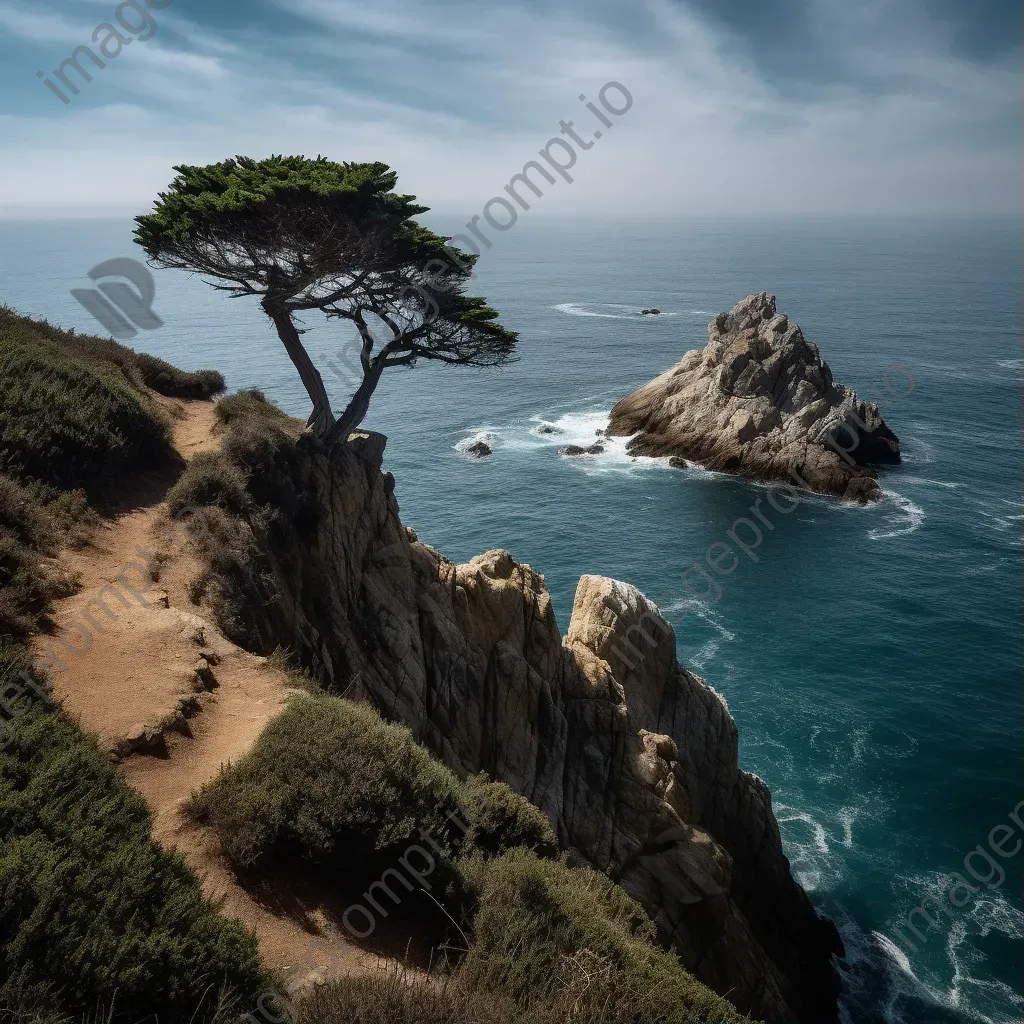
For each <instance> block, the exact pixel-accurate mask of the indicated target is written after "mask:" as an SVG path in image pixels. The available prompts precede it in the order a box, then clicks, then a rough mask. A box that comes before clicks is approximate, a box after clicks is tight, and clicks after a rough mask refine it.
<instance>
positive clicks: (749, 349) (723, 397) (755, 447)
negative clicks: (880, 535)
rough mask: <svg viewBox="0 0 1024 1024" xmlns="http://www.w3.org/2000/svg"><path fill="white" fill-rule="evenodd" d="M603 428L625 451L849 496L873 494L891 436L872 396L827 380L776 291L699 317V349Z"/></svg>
mask: <svg viewBox="0 0 1024 1024" xmlns="http://www.w3.org/2000/svg"><path fill="white" fill-rule="evenodd" d="M608 433H609V435H610V436H615V435H619V436H628V435H635V436H634V437H632V438H631V440H630V442H629V445H628V448H629V451H630V452H631V453H633V454H634V455H649V456H676V457H677V458H684V459H688V460H690V461H692V462H696V463H699V464H701V465H703V466H705V467H707V468H708V469H715V470H720V471H723V472H730V473H737V474H739V475H740V476H745V477H748V478H750V479H754V480H785V481H786V482H787V483H792V482H794V478H795V479H796V482H798V483H801V484H805V485H806V486H807V487H809V488H810V489H811V490H814V491H820V492H822V493H824V494H833V495H837V496H839V497H842V498H848V499H854V500H858V501H872V500H877V499H878V498H880V497H881V489H880V488H879V486H878V479H877V477H876V475H875V473H874V472H873V471H872V470H871V469H870V468H869V465H871V464H879V463H895V462H899V461H900V443H899V439H898V438H897V437H896V435H895V434H894V433H893V432H892V431H891V430H890V429H889V427H888V426H887V425H886V423H885V420H883V419H882V416H881V414H880V413H879V411H878V407H877V406H876V405H874V404H873V403H871V402H862V401H860V400H859V399H858V398H857V395H856V393H855V392H854V391H853V390H851V389H850V388H848V387H844V386H843V385H841V384H837V383H836V382H835V381H833V379H832V371H831V370H830V369H829V365H828V363H826V362H824V361H823V360H822V358H821V355H820V353H819V352H818V347H817V345H815V344H814V343H813V342H810V341H808V340H807V339H806V338H805V337H804V335H803V332H802V331H801V330H800V328H799V327H798V326H797V325H796V324H794V323H790V321H789V320H788V319H787V317H786V316H785V314H783V313H779V312H777V311H776V308H775V296H774V295H768V294H767V293H766V292H762V293H761V294H760V295H748V296H747V298H745V299H744V300H743V301H742V302H740V303H738V304H737V305H735V306H734V307H733V308H732V309H731V310H730V311H729V312H728V313H720V314H719V315H718V316H717V317H715V319H714V320H712V321H711V323H710V324H709V325H708V343H707V345H706V346H705V348H704V349H703V350H699V349H694V350H693V351H691V352H687V353H686V355H685V356H683V358H682V360H681V361H680V362H679V363H678V364H677V365H676V366H674V367H672V369H670V370H666V371H665V373H663V374H661V376H660V377H656V378H655V379H654V380H652V381H651V382H650V383H649V384H645V385H644V386H643V387H642V388H639V389H638V390H636V391H634V392H633V393H632V394H631V395H628V396H627V397H626V398H624V399H622V401H621V402H619V403H618V404H617V405H616V406H615V407H614V408H613V409H612V414H611V423H610V425H609V428H608Z"/></svg>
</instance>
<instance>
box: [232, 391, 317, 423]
mask: <svg viewBox="0 0 1024 1024" xmlns="http://www.w3.org/2000/svg"><path fill="white" fill-rule="evenodd" d="M215 411H216V413H217V419H218V421H219V422H220V424H221V426H224V427H227V426H230V425H231V424H232V423H235V422H237V421H238V420H242V419H250V418H255V419H258V420H264V421H266V422H270V423H276V424H278V425H279V426H280V427H282V428H284V427H286V426H294V425H299V421H298V420H295V419H292V417H290V416H289V415H288V414H287V413H285V412H284V411H283V410H281V409H279V408H278V407H277V406H276V405H274V404H273V403H272V402H269V401H267V396H266V395H265V394H263V392H262V391H260V390H259V388H246V389H244V390H242V391H236V392H235V393H234V394H233V395H226V396H225V397H224V398H222V399H221V400H220V401H219V402H218V403H217V405H216V409H215ZM300 426H301V425H300Z"/></svg>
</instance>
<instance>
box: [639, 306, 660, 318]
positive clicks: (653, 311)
mask: <svg viewBox="0 0 1024 1024" xmlns="http://www.w3.org/2000/svg"><path fill="white" fill-rule="evenodd" d="M640 315H641V316H660V315H661V310H660V309H657V308H655V307H654V306H651V308H650V309H641V310H640Z"/></svg>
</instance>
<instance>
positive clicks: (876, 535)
mask: <svg viewBox="0 0 1024 1024" xmlns="http://www.w3.org/2000/svg"><path fill="white" fill-rule="evenodd" d="M882 495H883V498H884V500H883V502H882V504H881V508H883V509H885V508H887V506H888V510H887V512H886V517H885V519H886V525H885V526H884V527H876V528H875V529H873V530H868V537H869V538H870V539H871V540H890V539H892V538H893V537H904V536H906V535H907V534H908V533H913V532H914V531H915V530H916V529H917V528H918V527H919V526H920V525H921V523H923V522H924V509H923V508H920V507H919V506H917V505H915V504H914V503H913V502H912V501H911V500H910V499H909V498H906V497H904V496H903V495H902V494H900V493H899V492H898V491H887V490H884V489H883V491H882ZM892 506H895V508H893V507H892Z"/></svg>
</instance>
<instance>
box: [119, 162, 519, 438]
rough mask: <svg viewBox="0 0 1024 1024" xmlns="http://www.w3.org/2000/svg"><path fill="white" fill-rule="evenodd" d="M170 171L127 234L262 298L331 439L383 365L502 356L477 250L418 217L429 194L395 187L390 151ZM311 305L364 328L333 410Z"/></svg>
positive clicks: (481, 361) (237, 292)
mask: <svg viewBox="0 0 1024 1024" xmlns="http://www.w3.org/2000/svg"><path fill="white" fill-rule="evenodd" d="M175 171H177V172H178V176H177V177H176V178H175V179H174V181H173V182H172V183H171V185H170V187H169V189H168V190H167V191H166V192H161V193H160V195H159V197H158V200H157V202H156V205H155V208H154V211H153V212H152V213H150V214H146V215H144V216H141V217H137V218H136V223H137V225H138V227H137V229H136V232H135V239H136V241H137V242H138V243H139V244H140V245H141V246H142V247H143V249H145V250H146V252H147V253H148V254H149V256H150V261H151V263H153V264H154V265H155V266H159V267H172V268H178V269H184V270H190V271H193V272H196V273H199V274H203V275H205V276H207V277H210V278H213V279H214V280H215V281H217V282H221V283H219V284H217V283H215V284H214V285H213V286H214V287H215V288H218V289H221V290H223V291H226V292H228V293H229V294H230V295H232V296H234V297H238V296H243V295H258V296H261V297H262V298H261V305H262V307H263V310H264V312H265V313H266V314H267V316H268V317H269V318H270V319H271V321H272V322H273V324H274V326H275V328H276V329H277V333H278V336H279V337H280V339H281V341H282V343H283V344H284V347H285V350H286V351H287V352H288V355H289V357H290V358H291V360H292V362H293V363H294V364H295V368H296V370H297V371H298V373H299V376H300V377H301V378H302V382H303V384H304V385H305V388H306V391H307V392H308V393H309V397H310V399H311V401H312V403H313V411H312V413H311V415H310V417H309V421H308V426H310V427H311V428H312V430H313V432H314V433H315V434H316V435H317V436H319V437H321V438H323V439H324V440H325V441H326V442H327V443H328V444H330V443H333V442H335V441H337V440H341V439H344V438H345V437H347V436H348V433H349V432H350V431H351V430H352V429H353V428H354V427H356V426H358V425H359V423H361V422H362V420H363V418H364V417H365V416H366V413H367V411H368V410H369V405H370V398H371V397H372V395H373V392H374V390H375V388H376V386H377V384H378V382H379V381H380V378H381V375H382V374H383V372H384V371H385V370H386V369H387V368H388V367H392V366H411V365H413V364H414V363H416V362H417V361H418V360H420V359H433V360H437V361H439V362H442V363H449V364H454V365H469V366H497V365H501V364H503V363H506V362H508V361H509V360H510V359H511V358H512V354H513V351H514V348H515V343H516V335H515V334H514V333H512V332H510V331H507V330H505V328H503V327H502V326H501V325H500V324H498V322H497V317H498V314H497V313H496V312H495V311H494V310H493V309H491V308H490V307H489V306H488V305H487V303H486V301H485V300H484V299H483V298H480V297H478V296H470V295H466V294H465V287H466V283H467V281H468V280H469V278H470V276H471V274H472V269H473V264H474V263H475V262H476V259H477V257H476V256H474V255H470V254H467V253H464V252H462V251H460V250H459V249H457V248H455V247H453V246H451V245H449V244H447V243H448V241H449V240H448V239H447V238H445V237H442V236H440V235H437V234H435V233H434V232H432V231H430V230H428V229H427V228H425V227H423V226H422V225H421V224H418V223H417V222H416V221H415V219H414V218H415V217H416V216H417V215H419V214H421V213H425V212H426V211H427V207H425V206H421V205H419V204H418V203H417V202H416V198H415V196H411V195H403V194H400V193H398V192H396V191H395V184H396V181H397V174H396V173H395V172H394V171H393V170H391V169H390V168H389V167H388V166H387V165H386V164H383V163H335V162H334V161H332V160H327V159H325V158H323V157H317V158H316V159H315V160H310V159H307V158H306V157H299V156H290V157H286V156H273V157H270V158H269V159H266V160H253V159H251V158H249V157H237V158H234V159H229V160H224V161H222V162H221V163H217V164H210V165H207V166H205V167H196V166H186V165H182V166H179V167H176V168H175ZM311 310H319V311H321V312H322V313H323V314H324V315H326V316H327V317H330V318H340V319H343V320H345V321H347V322H349V323H351V324H352V325H353V326H354V327H355V329H356V331H357V332H358V336H359V338H360V339H361V351H360V354H359V362H360V366H361V370H362V380H361V382H360V384H359V386H358V388H357V389H356V392H355V394H354V395H353V396H352V399H351V401H350V402H349V404H348V406H347V408H346V409H345V410H344V412H343V413H342V414H341V416H340V417H339V418H338V419H335V416H334V413H333V412H332V410H331V404H330V400H329V398H328V395H327V390H326V388H325V386H324V382H323V378H322V377H321V375H320V372H319V370H318V369H317V367H316V366H315V365H314V363H313V361H312V360H311V359H310V357H309V354H308V353H307V352H306V349H305V347H304V346H303V344H302V340H301V332H300V330H299V329H298V328H297V327H296V316H297V315H298V314H301V313H302V312H304V311H311ZM374 330H377V333H378V334H380V333H381V332H383V333H384V334H387V333H388V332H390V335H391V336H390V338H388V339H387V340H380V339H379V338H377V337H375V336H374Z"/></svg>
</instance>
